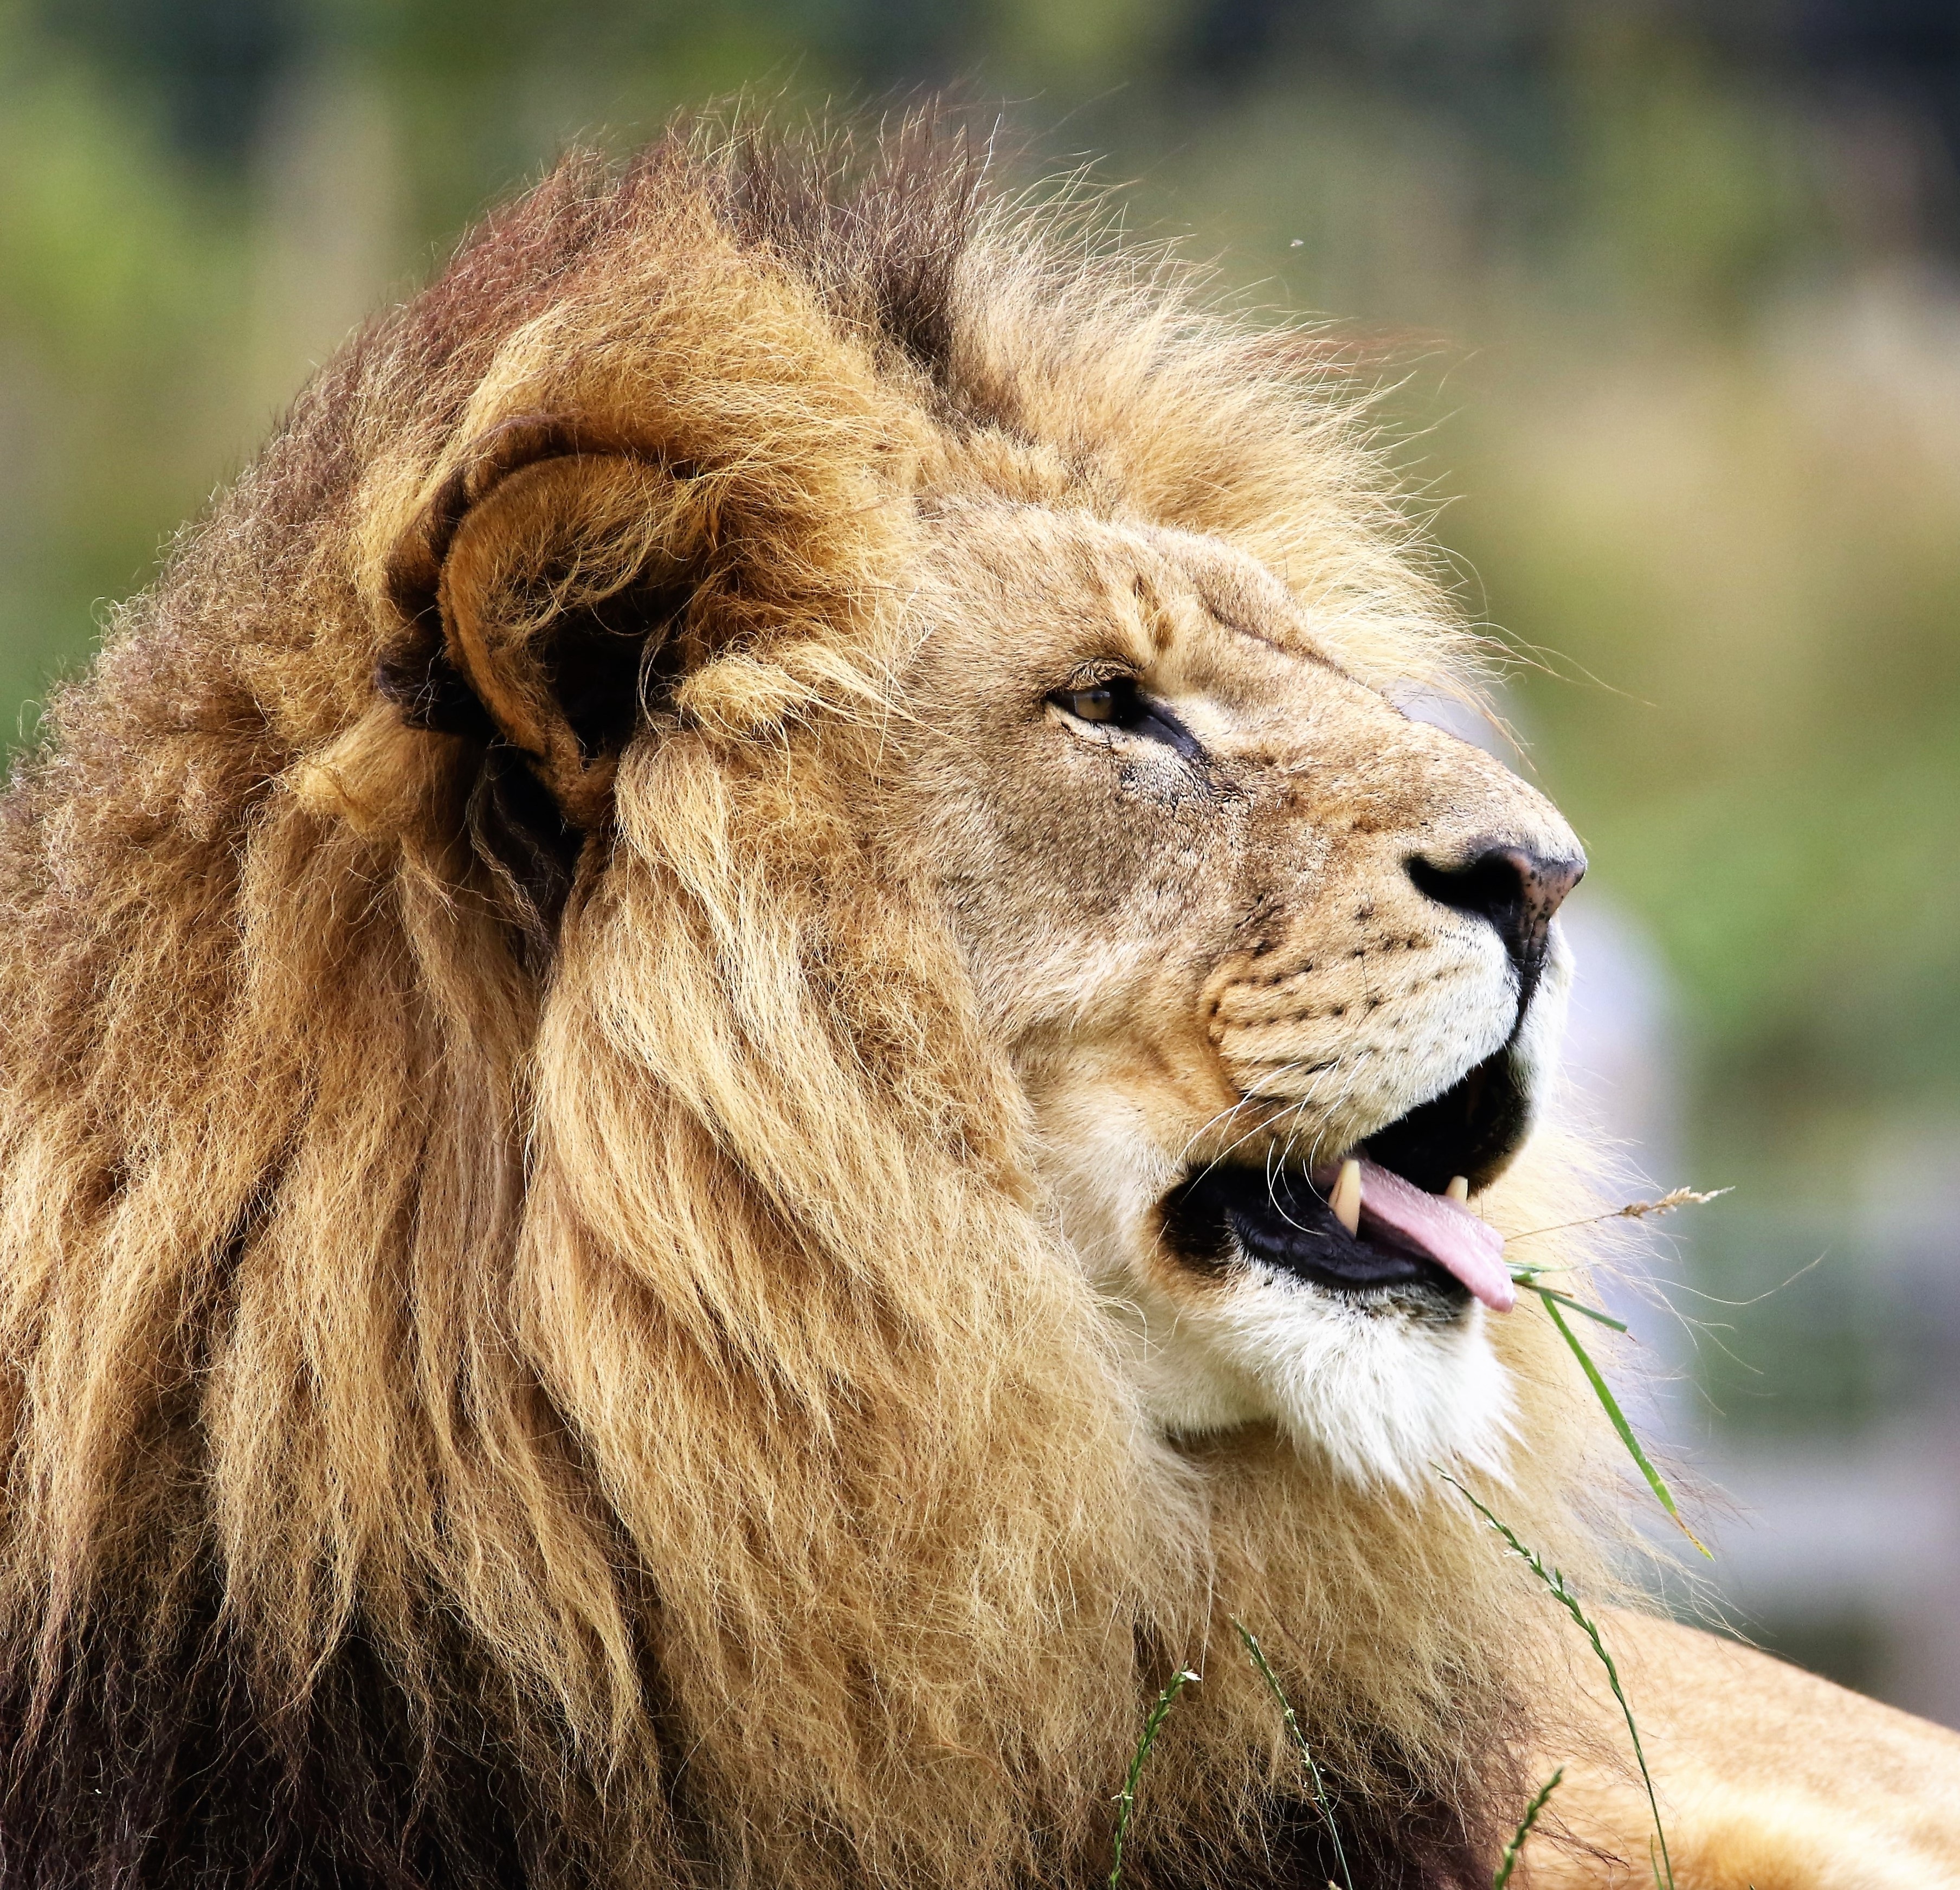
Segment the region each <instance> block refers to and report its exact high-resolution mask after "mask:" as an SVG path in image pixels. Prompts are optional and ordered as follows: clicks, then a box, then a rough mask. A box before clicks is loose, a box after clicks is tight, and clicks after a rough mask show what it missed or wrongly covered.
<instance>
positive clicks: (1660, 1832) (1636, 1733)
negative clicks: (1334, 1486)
mask: <svg viewBox="0 0 1960 1890" xmlns="http://www.w3.org/2000/svg"><path fill="white" fill-rule="evenodd" d="M1431 1468H1433V1469H1434V1470H1435V1471H1436V1474H1437V1475H1438V1476H1439V1477H1441V1478H1442V1479H1443V1481H1444V1482H1445V1483H1446V1484H1449V1487H1450V1488H1451V1489H1453V1490H1455V1491H1456V1493H1457V1494H1458V1495H1459V1496H1461V1497H1462V1499H1463V1500H1464V1501H1465V1503H1468V1504H1469V1506H1470V1507H1471V1508H1472V1509H1474V1510H1475V1511H1476V1512H1477V1513H1478V1515H1479V1516H1481V1517H1482V1518H1483V1519H1484V1521H1485V1522H1488V1524H1489V1525H1491V1528H1494V1529H1495V1530H1496V1531H1497V1533H1498V1535H1500V1536H1502V1537H1503V1538H1504V1540H1505V1541H1507V1543H1509V1544H1510V1546H1511V1550H1512V1552H1513V1554H1516V1555H1517V1556H1518V1557H1520V1558H1522V1560H1523V1562H1524V1564H1525V1566H1526V1567H1527V1568H1528V1569H1529V1570H1531V1572H1532V1574H1534V1575H1535V1576H1537V1577H1538V1579H1539V1580H1540V1581H1541V1582H1543V1583H1544V1584H1545V1587H1546V1589H1548V1591H1549V1592H1550V1593H1551V1598H1552V1599H1553V1600H1554V1601H1555V1602H1558V1605H1559V1606H1560V1607H1561V1608H1564V1610H1565V1611H1566V1613H1567V1614H1570V1616H1571V1617H1572V1618H1573V1620H1574V1621H1577V1623H1578V1624H1579V1629H1580V1633H1583V1634H1584V1635H1585V1637H1586V1639H1587V1640H1589V1642H1591V1643H1592V1645H1593V1653H1594V1655H1595V1656H1596V1657H1597V1658H1598V1660H1599V1665H1601V1666H1602V1667H1603V1668H1605V1670H1606V1684H1608V1686H1609V1687H1611V1688H1612V1690H1613V1697H1614V1698H1615V1700H1618V1702H1619V1705H1620V1714H1621V1718H1623V1719H1624V1720H1625V1721H1626V1723H1627V1737H1628V1739H1631V1740H1632V1742H1633V1744H1634V1762H1635V1763H1636V1764H1637V1765H1638V1766H1639V1767H1640V1783H1642V1784H1643V1785H1644V1786H1646V1787H1647V1809H1648V1811H1649V1812H1651V1813H1652V1814H1653V1828H1654V1836H1655V1837H1656V1840H1657V1841H1659V1846H1660V1862H1659V1863H1658V1864H1657V1865H1656V1866H1655V1868H1654V1882H1655V1884H1656V1886H1658V1887H1659V1890H1675V1882H1674V1864H1673V1862H1672V1860H1671V1859H1670V1858H1669V1856H1668V1854H1667V1831H1666V1828H1665V1827H1664V1826H1663V1825H1662V1823H1661V1818H1660V1799H1659V1796H1657V1795H1656V1793H1655V1791H1654V1782H1653V1774H1651V1773H1650V1772H1649V1771H1648V1770H1647V1751H1646V1749H1645V1748H1643V1746H1642V1745H1641V1744H1640V1728H1639V1727H1638V1726H1637V1725H1635V1724H1634V1710H1633V1708H1632V1707H1631V1706H1629V1705H1628V1704H1627V1695H1626V1691H1625V1689H1624V1688H1622V1687H1621V1684H1620V1670H1619V1668H1618V1667H1616V1666H1615V1665H1614V1664H1613V1656H1612V1655H1611V1654H1609V1653H1607V1651H1606V1643H1605V1642H1604V1641H1603V1640H1601V1639H1600V1638H1599V1629H1598V1628H1597V1627H1595V1626H1594V1625H1593V1619H1592V1617H1591V1616H1590V1615H1589V1614H1587V1613H1586V1611H1585V1609H1584V1608H1581V1607H1580V1605H1579V1597H1578V1596H1577V1595H1575V1594H1573V1592H1572V1591H1571V1589H1569V1588H1568V1587H1567V1586H1566V1585H1565V1576H1564V1573H1562V1572H1561V1570H1558V1569H1548V1568H1547V1567H1545V1563H1544V1562H1543V1560H1542V1559H1541V1558H1540V1557H1539V1556H1538V1554H1537V1552H1536V1551H1535V1550H1532V1549H1528V1548H1526V1547H1525V1545H1524V1544H1523V1542H1522V1541H1519V1539H1518V1534H1517V1531H1516V1530H1515V1529H1513V1528H1512V1527H1511V1526H1510V1524H1509V1523H1507V1522H1500V1521H1499V1520H1498V1519H1497V1517H1496V1516H1493V1515H1492V1514H1491V1512H1490V1511H1489V1510H1488V1509H1485V1508H1484V1506H1483V1504H1481V1503H1479V1502H1478V1500H1477V1499H1476V1498H1475V1496H1472V1495H1471V1493H1470V1492H1469V1491H1468V1490H1466V1489H1465V1488H1464V1487H1463V1486H1462V1484H1460V1483H1459V1482H1458V1481H1457V1480H1456V1478H1455V1477H1453V1476H1452V1475H1450V1474H1449V1471H1446V1470H1445V1469H1444V1468H1443V1467H1442V1466H1441V1465H1432V1466H1431Z"/></svg>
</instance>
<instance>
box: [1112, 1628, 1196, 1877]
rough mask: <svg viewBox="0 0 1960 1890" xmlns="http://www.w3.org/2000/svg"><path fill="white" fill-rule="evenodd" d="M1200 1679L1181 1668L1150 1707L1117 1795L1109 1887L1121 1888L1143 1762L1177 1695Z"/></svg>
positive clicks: (1148, 1755)
mask: <svg viewBox="0 0 1960 1890" xmlns="http://www.w3.org/2000/svg"><path fill="white" fill-rule="evenodd" d="M1196 1678H1198V1676H1197V1675H1195V1673H1193V1672H1192V1671H1191V1669H1190V1668H1188V1667H1185V1668H1181V1669H1180V1670H1179V1672H1177V1673H1176V1675H1174V1676H1173V1678H1172V1680H1171V1683H1170V1684H1169V1686H1167V1687H1166V1688H1164V1690H1163V1692H1162V1693H1160V1694H1158V1695H1157V1704H1156V1705H1154V1706H1153V1707H1151V1708H1150V1713H1149V1716H1147V1718H1146V1719H1144V1736H1143V1737H1142V1738H1141V1739H1139V1740H1138V1742H1137V1749H1136V1751H1135V1752H1134V1754H1133V1755H1131V1760H1130V1770H1129V1772H1128V1775H1127V1776H1126V1777H1125V1779H1124V1780H1123V1789H1122V1790H1121V1791H1120V1792H1118V1793H1117V1794H1116V1841H1115V1847H1114V1851H1113V1854H1112V1857H1111V1858H1110V1862H1109V1890H1118V1885H1121V1883H1122V1881H1123V1844H1124V1841H1125V1839H1127V1838H1128V1836H1129V1834H1130V1812H1131V1808H1132V1807H1133V1806H1134V1805H1135V1804H1136V1802H1137V1780H1138V1779H1140V1778H1141V1777H1143V1773H1144V1760H1146V1759H1147V1758H1149V1757H1150V1748H1151V1747H1152V1746H1153V1745H1156V1744H1157V1735H1158V1734H1159V1733H1160V1732H1162V1731H1163V1723H1164V1722H1165V1720H1166V1719H1169V1717H1170V1710H1171V1708H1172V1707H1173V1706H1174V1705H1176V1703H1177V1696H1178V1695H1179V1694H1181V1693H1182V1692H1183V1691H1184V1690H1185V1688H1186V1687H1188V1686H1189V1685H1190V1684H1191V1683H1192V1681H1194V1680H1195V1679H1196Z"/></svg>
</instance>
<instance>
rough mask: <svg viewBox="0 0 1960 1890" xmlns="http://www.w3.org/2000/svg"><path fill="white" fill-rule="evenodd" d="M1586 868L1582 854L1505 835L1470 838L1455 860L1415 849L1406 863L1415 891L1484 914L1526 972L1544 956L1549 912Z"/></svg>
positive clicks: (1529, 974) (1458, 909)
mask: <svg viewBox="0 0 1960 1890" xmlns="http://www.w3.org/2000/svg"><path fill="white" fill-rule="evenodd" d="M1585 873H1586V862H1585V860H1584V859H1583V858H1581V859H1560V858H1558V856H1555V855H1552V854H1548V853H1536V852H1534V851H1533V850H1532V849H1531V848H1530V847H1529V846H1517V845H1516V844H1514V843H1511V842H1509V841H1474V842H1472V844H1471V846H1470V847H1469V848H1468V849H1467V856H1466V857H1465V858H1464V859H1462V861H1461V862H1460V863H1458V864H1456V865H1440V864H1439V863H1438V862H1436V861H1434V860H1430V859H1423V858H1422V857H1421V856H1420V855H1418V856H1417V857H1415V858H1414V859H1411V861H1410V862H1409V863H1408V874H1409V878H1411V879H1412V880H1414V881H1415V883H1416V886H1417V888H1418V891H1421V892H1422V893H1424V894H1426V895H1427V897H1430V898H1431V899H1433V900H1436V902H1437V904H1439V905H1443V906H1447V907H1449V908H1450V909H1451V910H1453V911H1456V912H1467V913H1472V914H1473V915H1474V916H1475V917H1477V918H1479V919H1488V920H1489V921H1490V922H1491V925H1492V926H1494V927H1495V928H1496V929H1497V936H1498V937H1499V938H1500V939H1503V942H1504V949H1505V950H1506V951H1508V952H1509V953H1510V955H1511V957H1512V958H1513V961H1515V962H1516V964H1517V967H1518V968H1519V970H1520V971H1522V972H1523V973H1524V974H1526V977H1534V976H1535V975H1536V974H1537V971H1538V967H1539V965H1540V964H1542V963H1543V961H1544V959H1545V934H1546V930H1547V928H1548V927H1549V926H1550V925H1551V915H1552V914H1553V913H1555V912H1556V911H1558V908H1559V907H1560V905H1561V903H1562V902H1563V901H1564V897H1565V895H1566V894H1567V893H1569V892H1570V891H1571V890H1572V889H1573V887H1575V886H1576V885H1577V884H1579V882H1580V880H1581V879H1582V878H1584V877H1585Z"/></svg>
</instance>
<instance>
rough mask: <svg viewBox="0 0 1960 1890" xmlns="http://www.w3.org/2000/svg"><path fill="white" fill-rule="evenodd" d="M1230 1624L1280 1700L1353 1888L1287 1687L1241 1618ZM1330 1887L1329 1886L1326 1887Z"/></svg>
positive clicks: (1349, 1886)
mask: <svg viewBox="0 0 1960 1890" xmlns="http://www.w3.org/2000/svg"><path fill="white" fill-rule="evenodd" d="M1232 1625H1233V1627H1236V1629H1237V1630H1239V1639H1240V1640H1243V1642H1244V1643H1246V1653H1249V1654H1250V1655H1251V1656H1252V1665H1254V1666H1255V1667H1256V1668H1258V1670H1259V1675H1260V1677H1261V1678H1262V1679H1263V1680H1264V1681H1265V1683H1266V1685H1267V1687H1268V1689H1269V1690H1270V1691H1271V1694H1272V1696H1273V1697H1274V1699H1275V1700H1278V1702H1279V1705H1280V1716H1281V1718H1282V1719H1284V1720H1285V1721H1286V1728H1287V1731H1288V1732H1290V1733H1291V1734H1292V1735H1293V1743H1294V1744H1295V1745H1297V1746H1298V1747H1299V1748H1300V1756H1301V1757H1302V1758H1304V1759H1305V1760H1306V1773H1307V1776H1308V1777H1309V1778H1310V1779H1312V1780H1313V1802H1314V1803H1315V1804H1316V1805H1317V1806H1319V1808H1320V1815H1321V1817H1322V1818H1323V1819H1324V1820H1325V1822H1326V1825H1327V1834H1328V1837H1331V1838H1332V1839H1333V1840H1334V1856H1335V1861H1336V1862H1338V1863H1339V1865H1340V1866H1341V1882H1343V1883H1344V1884H1345V1885H1347V1890H1354V1872H1352V1871H1351V1870H1350V1869H1348V1853H1347V1852H1346V1851H1345V1850H1343V1849H1342V1848H1341V1827H1340V1826H1339V1825H1337V1824H1336V1823H1335V1821H1334V1807H1333V1806H1332V1805H1331V1804H1329V1803H1328V1799H1327V1787H1326V1786H1325V1784H1324V1783H1322V1780H1321V1777H1320V1767H1319V1766H1318V1765H1317V1764H1316V1763H1315V1762H1314V1757H1313V1747H1312V1746H1310V1745H1308V1744H1307V1742H1306V1733H1305V1732H1303V1731H1302V1730H1301V1729H1300V1719H1299V1716H1298V1715H1297V1714H1296V1713H1294V1711H1293V1702H1292V1701H1291V1700H1289V1699H1288V1698H1287V1697H1286V1689H1285V1688H1284V1687H1282V1686H1281V1684H1280V1680H1279V1675H1278V1674H1276V1673H1274V1672H1273V1670H1272V1668H1271V1665H1270V1664H1269V1663H1268V1661H1267V1659H1266V1650H1265V1649H1264V1648H1263V1647H1262V1646H1260V1645H1259V1640H1258V1636H1257V1635H1256V1634H1255V1633H1253V1632H1252V1630H1251V1629H1250V1628H1249V1627H1247V1626H1246V1624H1245V1623H1244V1622H1243V1621H1236V1620H1235V1621H1233V1624H1232ZM1328 1890H1332V1885H1329V1886H1328Z"/></svg>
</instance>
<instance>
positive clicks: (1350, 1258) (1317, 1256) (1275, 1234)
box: [1162, 1166, 1469, 1300]
mask: <svg viewBox="0 0 1960 1890" xmlns="http://www.w3.org/2000/svg"><path fill="white" fill-rule="evenodd" d="M1162 1213H1163V1233H1164V1239H1165V1241H1166V1243H1167V1244H1168V1245H1169V1247H1170V1248H1171V1251H1173V1253H1175V1254H1177V1255H1178V1257H1179V1258H1180V1259H1182V1260H1183V1261H1186V1262H1188V1264H1192V1265H1195V1266H1198V1267H1203V1268H1204V1269H1206V1270H1223V1269H1224V1268H1226V1267H1230V1265H1232V1264H1233V1262H1234V1261H1237V1260H1239V1258H1240V1257H1244V1258H1245V1259H1248V1260H1254V1261H1263V1262H1264V1263H1265V1264H1266V1265H1268V1266H1269V1267H1273V1268H1274V1269H1276V1270H1278V1271H1279V1272H1281V1273H1290V1274H1292V1275H1293V1276H1294V1277H1295V1278H1296V1279H1299V1280H1306V1281H1307V1282H1309V1283H1310V1284H1312V1285H1313V1286H1324V1287H1328V1288H1331V1289H1334V1290H1335V1291H1337V1292H1377V1291H1382V1290H1384V1289H1390V1288H1402V1289H1414V1288H1420V1289H1424V1290H1425V1291H1427V1292H1430V1293H1432V1294H1434V1295H1436V1296H1438V1297H1440V1298H1442V1299H1458V1300H1460V1299H1468V1297H1469V1293H1468V1289H1467V1288H1465V1286H1464V1285H1463V1283H1462V1281H1460V1280H1458V1279H1456V1277H1455V1276H1453V1274H1450V1273H1446V1272H1445V1271H1444V1270H1443V1268H1442V1267H1439V1266H1438V1265H1437V1264H1436V1262H1435V1261H1433V1260H1431V1259H1430V1257H1429V1256H1428V1255H1427V1254H1425V1253H1424V1252H1423V1251H1422V1250H1421V1248H1417V1247H1414V1246H1411V1245H1409V1244H1408V1243H1407V1242H1406V1241H1404V1240H1403V1239H1402V1237H1401V1236H1400V1235H1398V1234H1397V1233H1396V1232H1395V1229H1392V1228H1390V1227H1384V1226H1383V1225H1380V1224H1379V1222H1370V1221H1368V1220H1367V1219H1363V1222H1362V1223H1361V1225H1362V1227H1363V1229H1364V1230H1365V1231H1364V1232H1363V1233H1360V1234H1351V1233H1349V1232H1348V1229H1346V1228H1345V1227H1344V1226H1343V1225H1341V1222H1340V1221H1339V1220H1338V1219H1337V1218H1336V1217H1335V1213H1334V1210H1332V1208H1330V1207H1329V1206H1328V1205H1327V1203H1325V1201H1323V1200H1322V1199H1321V1198H1320V1197H1319V1195H1318V1194H1316V1193H1315V1191H1314V1188H1313V1183H1312V1182H1311V1181H1309V1180H1308V1179H1307V1178H1306V1176H1305V1175H1304V1174H1300V1173H1299V1172H1298V1171H1289V1170H1284V1169H1281V1170H1278V1171H1274V1173H1273V1174H1271V1175H1270V1176H1269V1175H1268V1173H1267V1171H1265V1169H1264V1168H1227V1167H1223V1166H1220V1167H1217V1168H1206V1169H1204V1170H1201V1171H1200V1172H1199V1173H1198V1174H1195V1175H1193V1176H1192V1178H1191V1179H1190V1180H1189V1181H1185V1182H1184V1183H1182V1184H1181V1185H1180V1186H1179V1187H1176V1188H1175V1189H1174V1190H1173V1191H1172V1192H1171V1194H1170V1195H1169V1197H1168V1198H1167V1199H1166V1200H1165V1202H1164V1203H1163V1210H1162Z"/></svg>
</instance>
